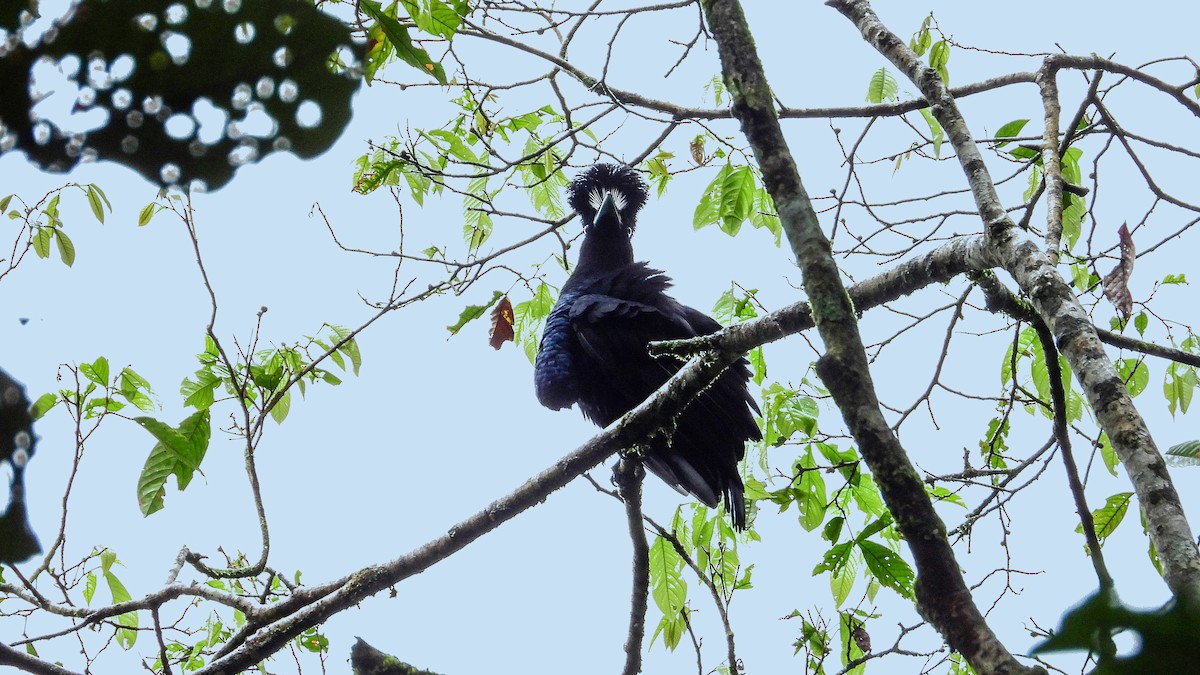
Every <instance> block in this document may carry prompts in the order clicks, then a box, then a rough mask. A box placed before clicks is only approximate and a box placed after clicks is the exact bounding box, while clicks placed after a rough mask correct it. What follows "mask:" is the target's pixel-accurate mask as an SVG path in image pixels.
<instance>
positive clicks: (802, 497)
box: [793, 469, 829, 532]
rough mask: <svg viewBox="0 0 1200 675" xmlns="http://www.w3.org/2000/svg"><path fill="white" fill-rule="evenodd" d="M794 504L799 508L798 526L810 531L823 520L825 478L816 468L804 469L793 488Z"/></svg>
mask: <svg viewBox="0 0 1200 675" xmlns="http://www.w3.org/2000/svg"><path fill="white" fill-rule="evenodd" d="M793 489H794V490H795V492H796V506H797V508H798V509H799V510H800V526H801V527H803V528H804V529H805V530H808V531H809V532H812V531H813V530H815V529H817V528H818V527H820V526H821V523H823V522H825V509H826V508H827V507H828V504H829V498H828V497H827V496H826V493H825V478H824V476H822V475H821V472H820V471H818V470H815V469H814V470H809V471H805V472H804V473H803V474H802V475H801V476H800V479H799V480H798V481H796V485H795V487H794V488H793Z"/></svg>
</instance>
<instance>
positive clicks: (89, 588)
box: [83, 572, 96, 605]
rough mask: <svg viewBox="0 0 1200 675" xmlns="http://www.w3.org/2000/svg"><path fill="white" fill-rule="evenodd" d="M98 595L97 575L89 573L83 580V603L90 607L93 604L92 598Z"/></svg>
mask: <svg viewBox="0 0 1200 675" xmlns="http://www.w3.org/2000/svg"><path fill="white" fill-rule="evenodd" d="M95 595H96V573H95V572H88V574H87V577H86V578H85V579H84V580H83V601H84V602H86V603H87V604H88V605H91V604H92V597H93V596H95Z"/></svg>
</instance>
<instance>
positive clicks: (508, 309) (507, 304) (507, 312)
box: [488, 295, 515, 349]
mask: <svg viewBox="0 0 1200 675" xmlns="http://www.w3.org/2000/svg"><path fill="white" fill-rule="evenodd" d="M514 321H515V317H514V316H513V306H512V302H511V301H510V300H509V299H508V296H507V295H506V296H504V297H503V298H501V299H500V303H499V304H497V305H496V307H495V309H493V310H492V329H491V331H489V332H488V344H490V345H491V346H492V349H500V347H501V346H502V345H503V344H504V343H505V342H512V341H513V338H514V337H515V333H514V332H513V323H514Z"/></svg>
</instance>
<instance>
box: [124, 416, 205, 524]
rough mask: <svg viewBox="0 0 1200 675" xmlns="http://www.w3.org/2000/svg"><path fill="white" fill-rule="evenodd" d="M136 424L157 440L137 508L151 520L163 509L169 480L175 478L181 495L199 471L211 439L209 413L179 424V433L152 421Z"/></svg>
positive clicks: (139, 489)
mask: <svg viewBox="0 0 1200 675" xmlns="http://www.w3.org/2000/svg"><path fill="white" fill-rule="evenodd" d="M134 421H135V422H137V423H138V424H141V425H142V426H143V427H144V428H145V429H146V430H147V431H150V433H151V434H153V435H154V437H155V438H156V439H158V443H156V444H155V445H154V447H153V448H152V449H151V450H150V455H149V456H148V457H147V458H146V463H145V465H144V466H143V467H142V473H141V475H139V476H138V482H137V500H138V507H139V508H140V509H141V511H142V515H143V516H148V515H150V514H152V513H154V512H155V511H159V510H160V509H162V508H163V497H164V496H165V494H166V487H165V486H166V482H167V478H168V477H169V476H171V475H172V474H174V475H175V480H176V483H177V485H178V486H179V490H180V491H182V490H184V489H186V488H187V486H188V484H189V483H190V482H191V480H192V476H193V475H194V473H195V472H196V471H197V470H198V469H199V468H200V464H201V462H203V460H204V455H205V454H206V453H207V451H208V442H209V437H210V435H211V427H210V422H209V413H208V410H207V409H204V410H200V411H197V412H195V413H193V414H192V415H190V416H188V417H187V418H185V419H184V420H183V422H181V423H180V424H179V428H178V429H176V428H173V427H170V426H168V425H166V424H163V423H162V422H159V421H158V420H156V419H154V418H151V417H137V418H134Z"/></svg>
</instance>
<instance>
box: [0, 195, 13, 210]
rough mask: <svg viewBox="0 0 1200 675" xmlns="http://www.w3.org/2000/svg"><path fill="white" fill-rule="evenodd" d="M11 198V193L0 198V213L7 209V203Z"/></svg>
mask: <svg viewBox="0 0 1200 675" xmlns="http://www.w3.org/2000/svg"><path fill="white" fill-rule="evenodd" d="M12 198H13V195H8V196H7V197H5V198H3V199H0V213H4V212H5V211H7V210H8V203H9V202H11V201H12Z"/></svg>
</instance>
